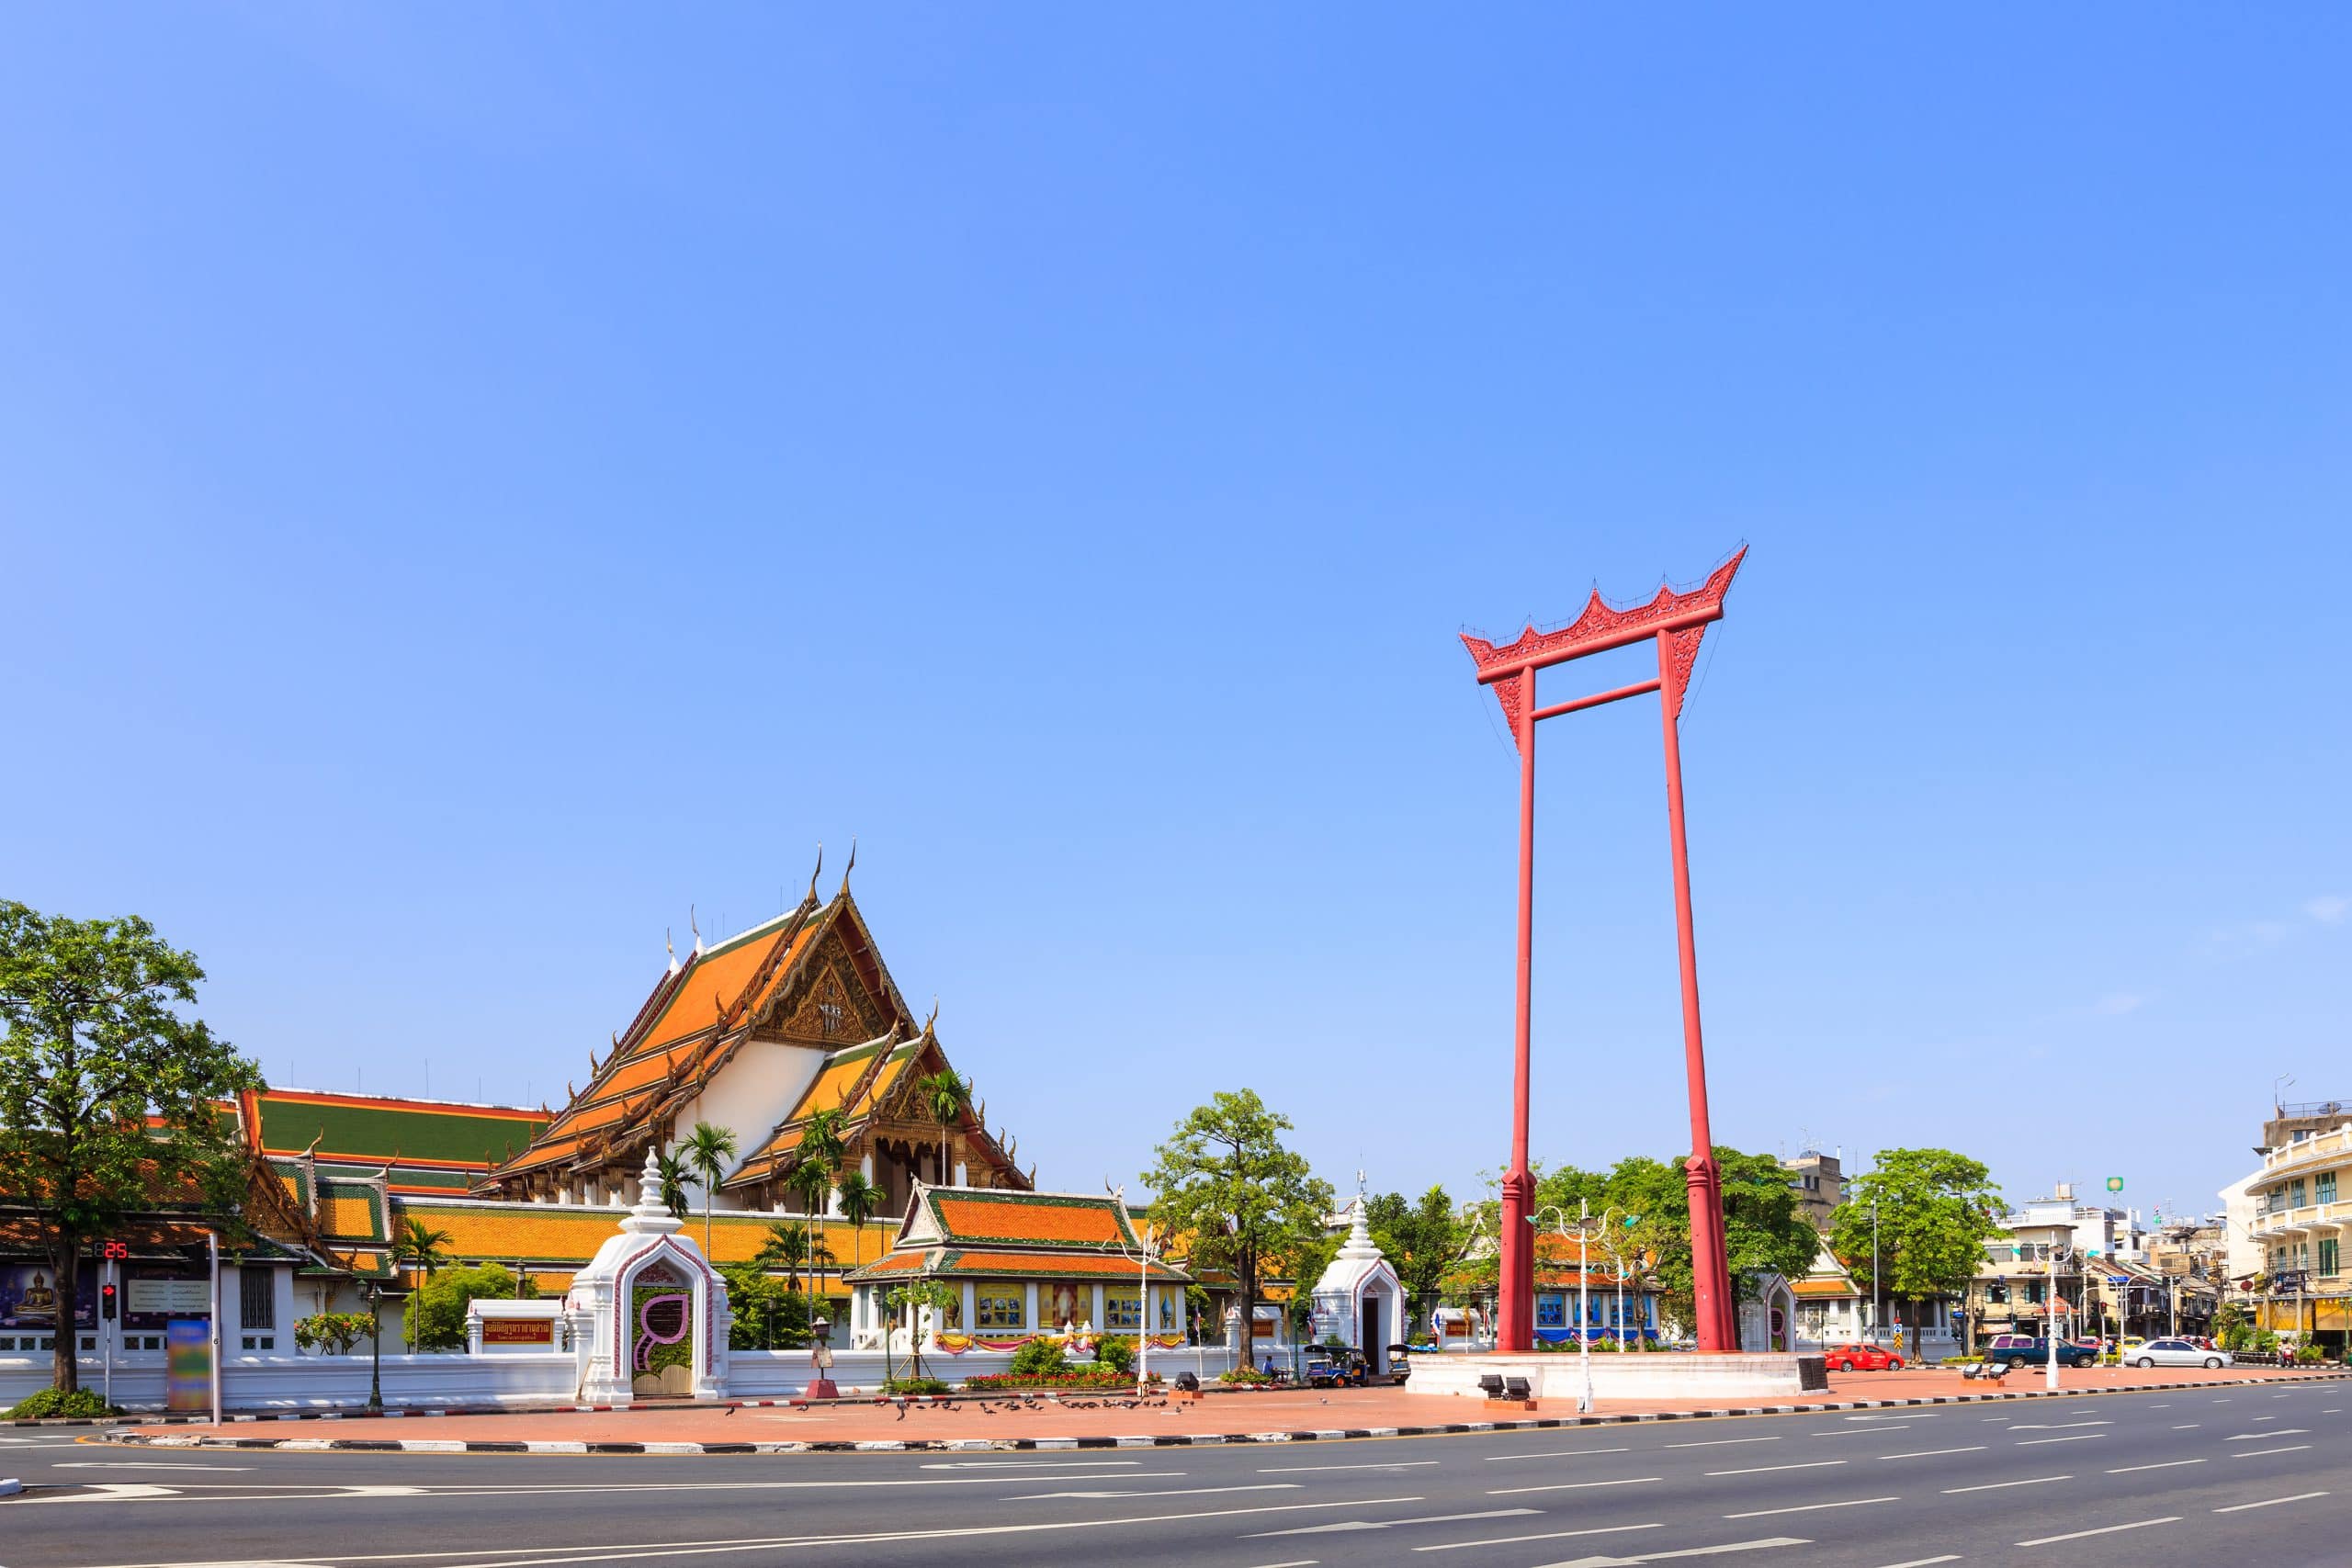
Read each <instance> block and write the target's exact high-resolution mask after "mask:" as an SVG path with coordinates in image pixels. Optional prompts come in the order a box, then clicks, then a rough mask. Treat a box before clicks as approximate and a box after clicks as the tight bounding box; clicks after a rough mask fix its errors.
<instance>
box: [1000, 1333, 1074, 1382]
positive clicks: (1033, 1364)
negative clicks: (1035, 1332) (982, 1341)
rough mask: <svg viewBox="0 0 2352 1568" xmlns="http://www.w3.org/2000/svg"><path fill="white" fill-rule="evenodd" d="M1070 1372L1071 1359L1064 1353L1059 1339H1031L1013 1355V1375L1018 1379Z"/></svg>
mask: <svg viewBox="0 0 2352 1568" xmlns="http://www.w3.org/2000/svg"><path fill="white" fill-rule="evenodd" d="M1062 1371H1069V1357H1068V1356H1067V1355H1065V1354H1064V1353H1063V1351H1062V1342H1061V1341H1060V1340H1058V1339H1030V1340H1026V1341H1024V1342H1023V1344H1022V1347H1021V1348H1020V1349H1018V1350H1015V1351H1014V1352H1013V1353H1012V1373H1013V1375H1014V1376H1016V1377H1032V1378H1036V1377H1051V1376H1053V1375H1054V1374H1055V1373H1057V1372H1062Z"/></svg>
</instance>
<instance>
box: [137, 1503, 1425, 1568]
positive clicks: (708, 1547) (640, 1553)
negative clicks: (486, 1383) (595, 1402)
mask: <svg viewBox="0 0 2352 1568" xmlns="http://www.w3.org/2000/svg"><path fill="white" fill-rule="evenodd" d="M1427 1501H1428V1499H1427V1498H1425V1497H1362V1498H1358V1499H1356V1500H1355V1501H1353V1502H1339V1503H1269V1504H1265V1505H1262V1506H1259V1507H1254V1508H1201V1509H1196V1510H1194V1511H1193V1512H1192V1513H1187V1514H1130V1515H1127V1516H1125V1517H1121V1518H1111V1519H1056V1520H1051V1521H1047V1522H1043V1523H1033V1524H1020V1525H967V1526H961V1527H957V1528H952V1529H914V1530H877V1531H870V1532H867V1533H865V1534H861V1535H843V1534H841V1533H839V1532H834V1533H831V1534H826V1535H801V1536H790V1535H786V1536H751V1537H737V1538H734V1539H729V1540H697V1541H650V1542H646V1543H643V1544H639V1545H632V1546H611V1545H606V1544H605V1543H602V1542H599V1543H597V1544H596V1545H594V1546H569V1547H565V1546H557V1547H459V1548H454V1549H443V1550H441V1551H381V1552H375V1553H372V1554H368V1555H364V1556H362V1555H354V1554H351V1553H347V1552H338V1553H335V1554H334V1555H333V1556H330V1557H312V1558H307V1559H303V1560H301V1561H304V1562H311V1563H323V1562H333V1563H351V1562H420V1561H423V1560H424V1559H428V1558H442V1559H446V1558H452V1557H509V1558H511V1559H512V1561H509V1562H505V1563H503V1564H502V1568H571V1565H573V1564H578V1563H582V1562H642V1561H644V1560H646V1559H649V1558H654V1557H703V1556H710V1555H713V1554H716V1553H718V1552H723V1551H763V1550H767V1549H770V1548H774V1547H779V1546H810V1547H822V1546H835V1547H839V1546H872V1545H876V1544H878V1543H884V1542H889V1541H902V1540H950V1539H956V1538H964V1537H971V1536H989V1535H1008V1536H1009V1535H1043V1534H1046V1533H1047V1532H1049V1531H1055V1530H1081V1529H1104V1528H1106V1527H1115V1526H1120V1525H1165V1524H1185V1523H1190V1522H1191V1521H1193V1520H1194V1519H1228V1518H1238V1517H1243V1516H1245V1515H1250V1514H1303V1513H1311V1512H1314V1511H1316V1510H1318V1509H1330V1508H1376V1507H1385V1506H1388V1505H1389V1504H1392V1503H1424V1502H1427ZM533 1551H554V1552H558V1553H560V1554H561V1555H559V1556H554V1557H532V1556H526V1555H524V1554H525V1553H527V1552H533ZM250 1561H251V1560H250V1559H246V1558H232V1559H227V1560H222V1561H216V1562H205V1563H195V1562H184V1561H183V1562H113V1563H102V1564H96V1565H95V1568H247V1564H248V1563H249V1562H250Z"/></svg>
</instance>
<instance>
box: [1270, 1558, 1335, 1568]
mask: <svg viewBox="0 0 2352 1568" xmlns="http://www.w3.org/2000/svg"><path fill="white" fill-rule="evenodd" d="M1318 1562H1321V1559H1320V1558H1315V1557H1294V1558H1292V1559H1291V1560H1290V1561H1289V1562H1261V1563H1259V1564H1258V1568H1316V1565H1317V1563H1318Z"/></svg>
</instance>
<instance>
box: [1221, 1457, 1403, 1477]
mask: <svg viewBox="0 0 2352 1568" xmlns="http://www.w3.org/2000/svg"><path fill="white" fill-rule="evenodd" d="M1437 1462H1438V1461H1435V1460H1433V1459H1392V1460H1390V1461H1388V1462H1387V1463H1385V1464H1276V1465H1264V1466H1261V1467H1260V1468H1259V1471H1258V1473H1259V1474H1261V1475H1304V1474H1306V1472H1309V1471H1319V1470H1410V1469H1412V1468H1413V1467H1414V1466H1415V1465H1419V1464H1435V1463H1437Z"/></svg>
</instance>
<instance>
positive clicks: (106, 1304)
mask: <svg viewBox="0 0 2352 1568" xmlns="http://www.w3.org/2000/svg"><path fill="white" fill-rule="evenodd" d="M98 1319H99V1321H100V1322H102V1323H112V1322H113V1321H114V1320H115V1288H114V1285H113V1282H112V1281H108V1282H107V1283H106V1284H103V1285H100V1286H99V1287H98Z"/></svg>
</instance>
